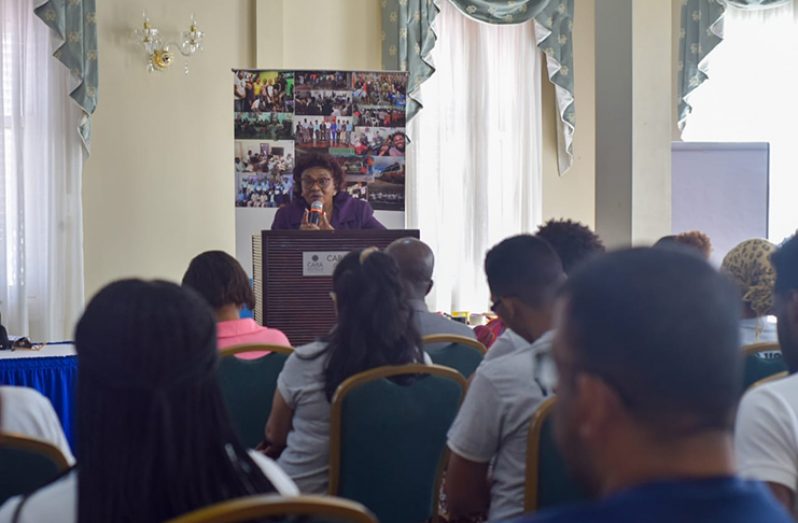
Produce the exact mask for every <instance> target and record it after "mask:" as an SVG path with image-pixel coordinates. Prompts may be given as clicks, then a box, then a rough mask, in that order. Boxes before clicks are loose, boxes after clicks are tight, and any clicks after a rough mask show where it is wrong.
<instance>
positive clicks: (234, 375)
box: [217, 345, 293, 448]
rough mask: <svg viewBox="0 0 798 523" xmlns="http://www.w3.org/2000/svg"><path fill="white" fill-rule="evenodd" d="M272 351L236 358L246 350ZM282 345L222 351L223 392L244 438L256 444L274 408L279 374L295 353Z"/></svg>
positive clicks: (245, 442) (236, 425) (260, 439)
mask: <svg viewBox="0 0 798 523" xmlns="http://www.w3.org/2000/svg"><path fill="white" fill-rule="evenodd" d="M257 351H271V352H270V353H269V354H267V355H265V356H261V357H259V358H256V359H252V360H244V359H240V358H236V357H235V354H241V353H244V352H257ZM291 352H293V349H292V348H291V347H283V346H282V345H239V346H236V347H230V348H228V349H223V350H221V351H220V353H219V354H220V356H221V361H220V362H219V369H218V371H217V376H218V378H219V385H220V386H221V389H222V396H223V397H224V402H225V404H226V405H227V410H228V411H229V412H230V418H231V419H232V421H233V426H234V427H235V428H236V432H237V433H238V437H239V438H240V439H241V442H242V443H243V444H244V445H245V446H247V447H250V448H255V447H256V446H257V445H258V444H259V443H260V442H261V441H263V434H264V429H265V427H266V421H268V419H269V414H271V411H272V400H273V399H274V391H275V390H276V389H277V376H279V375H280V371H282V370H283V365H285V361H286V360H287V359H288V356H290V355H291Z"/></svg>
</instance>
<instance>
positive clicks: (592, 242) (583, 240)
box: [535, 220, 605, 274]
mask: <svg viewBox="0 0 798 523" xmlns="http://www.w3.org/2000/svg"><path fill="white" fill-rule="evenodd" d="M535 236H537V237H538V238H543V239H544V240H546V241H547V242H549V245H551V247H552V249H554V252H556V253H557V256H559V257H560V261H561V262H562V268H563V270H564V271H565V274H571V272H572V271H573V270H574V269H575V268H576V267H578V266H579V265H580V264H582V263H584V262H585V261H587V260H588V259H590V258H591V257H593V256H595V255H597V254H601V253H603V252H604V251H605V248H604V242H602V241H601V238H599V237H598V235H597V234H596V233H594V232H593V231H591V230H590V228H589V227H587V226H586V225H583V224H581V223H579V222H575V221H573V220H549V221H547V222H546V223H544V224H543V225H541V226H540V227H539V228H538V232H537V233H535Z"/></svg>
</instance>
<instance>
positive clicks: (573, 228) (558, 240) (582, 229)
mask: <svg viewBox="0 0 798 523" xmlns="http://www.w3.org/2000/svg"><path fill="white" fill-rule="evenodd" d="M535 236H536V237H538V238H542V239H544V240H546V241H547V242H548V243H549V245H551V248H552V249H554V252H556V253H557V256H559V257H560V262H561V263H562V268H563V271H564V272H565V274H566V275H567V274H570V273H571V271H573V270H574V269H575V268H576V267H578V266H579V265H581V264H582V263H584V262H586V261H587V260H589V259H590V258H592V257H594V256H598V255H600V254H602V253H603V252H604V251H605V249H604V243H603V242H602V241H601V238H599V237H598V235H597V234H596V233H594V232H593V231H591V230H590V228H588V227H587V226H586V225H583V224H581V223H579V222H575V221H572V220H549V221H547V222H546V223H544V224H543V225H541V226H540V227H538V230H537V232H536V233H535ZM526 344H527V343H526V341H525V340H524V339H523V338H522V337H521V336H519V335H518V334H516V333H515V332H513V330H512V329H509V328H505V329H504V332H503V333H501V335H500V336H499V337H498V338H496V341H494V342H493V344H491V345H490V350H488V352H487V353H486V354H485V359H486V360H491V359H493V358H498V357H499V356H504V355H505V354H509V353H511V352H514V351H515V350H517V349H520V348H523V347H524V346H526Z"/></svg>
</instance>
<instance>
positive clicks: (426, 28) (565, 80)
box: [382, 0, 576, 174]
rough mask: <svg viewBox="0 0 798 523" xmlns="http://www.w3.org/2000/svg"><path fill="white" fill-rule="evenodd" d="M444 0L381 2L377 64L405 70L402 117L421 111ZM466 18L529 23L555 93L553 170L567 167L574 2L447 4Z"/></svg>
mask: <svg viewBox="0 0 798 523" xmlns="http://www.w3.org/2000/svg"><path fill="white" fill-rule="evenodd" d="M441 1H447V0H382V65H383V68H384V69H391V70H401V71H408V73H409V78H408V86H407V90H408V119H410V118H412V117H413V116H415V115H416V113H417V112H418V111H419V109H420V108H421V104H420V103H419V101H418V99H417V94H418V93H417V90H418V88H419V87H420V86H421V84H422V83H423V82H424V81H426V80H427V79H428V78H429V77H430V76H432V74H433V73H434V72H435V67H434V65H433V64H432V62H431V60H430V53H431V52H432V49H433V48H434V47H435V40H436V38H437V35H436V34H435V28H434V21H435V17H436V16H437V14H438V12H439V7H438V3H439V2H441ZM448 1H451V2H452V3H453V4H454V5H455V6H457V8H458V9H459V10H460V11H462V12H463V13H464V14H466V15H467V16H469V17H471V18H474V19H475V20H478V21H480V22H484V23H491V24H512V23H522V22H527V21H529V20H533V19H534V23H535V32H536V35H537V46H538V47H539V48H540V49H541V50H542V51H543V52H544V54H545V55H546V64H547V67H546V70H547V74H548V77H549V80H550V81H551V82H552V83H553V84H554V86H555V91H556V103H557V114H558V115H559V118H558V122H557V124H558V125H557V127H558V133H557V138H558V139H557V141H558V146H559V154H558V156H559V171H560V174H564V173H565V172H566V171H567V170H568V169H569V168H570V166H571V164H572V163H573V135H574V128H575V122H576V113H575V106H574V75H573V40H572V38H571V36H572V33H573V12H574V0H510V1H507V0H448Z"/></svg>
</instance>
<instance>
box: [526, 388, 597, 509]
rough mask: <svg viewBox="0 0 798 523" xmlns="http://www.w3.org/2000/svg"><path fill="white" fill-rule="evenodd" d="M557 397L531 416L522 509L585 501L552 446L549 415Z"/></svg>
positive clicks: (552, 427) (584, 497) (547, 401)
mask: <svg viewBox="0 0 798 523" xmlns="http://www.w3.org/2000/svg"><path fill="white" fill-rule="evenodd" d="M556 403H557V397H556V396H552V397H550V398H548V399H546V400H544V401H543V403H541V404H540V407H538V410H537V411H535V414H534V415H533V416H532V421H531V423H530V425H529V435H528V436H527V448H526V485H525V492H524V510H525V511H527V512H534V511H537V510H541V509H544V508H549V507H554V506H558V505H567V504H569V503H575V502H578V501H582V500H584V499H586V496H585V494H584V492H583V491H582V488H581V487H580V486H579V485H578V484H577V483H576V482H575V481H574V480H573V479H571V477H570V476H569V474H568V470H567V467H566V465H565V460H564V459H563V457H562V454H561V453H560V451H559V449H558V448H557V445H556V444H555V443H554V426H553V423H552V416H551V414H552V412H553V410H554V406H555V405H556Z"/></svg>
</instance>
